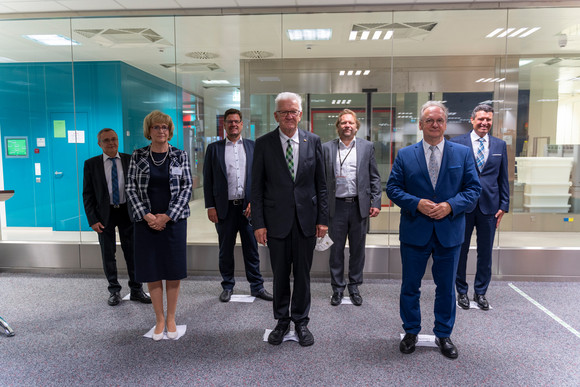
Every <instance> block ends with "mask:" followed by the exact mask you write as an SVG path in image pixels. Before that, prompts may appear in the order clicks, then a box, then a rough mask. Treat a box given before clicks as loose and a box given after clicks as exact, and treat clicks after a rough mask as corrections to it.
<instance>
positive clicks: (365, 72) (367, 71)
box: [363, 70, 371, 75]
mask: <svg viewBox="0 0 580 387" xmlns="http://www.w3.org/2000/svg"><path fill="white" fill-rule="evenodd" d="M370 73H371V70H365V71H364V73H363V75H369V74H370Z"/></svg>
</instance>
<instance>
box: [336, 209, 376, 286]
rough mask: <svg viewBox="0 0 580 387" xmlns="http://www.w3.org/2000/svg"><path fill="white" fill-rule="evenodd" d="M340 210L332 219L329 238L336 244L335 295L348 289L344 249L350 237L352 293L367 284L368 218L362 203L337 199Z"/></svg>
mask: <svg viewBox="0 0 580 387" xmlns="http://www.w3.org/2000/svg"><path fill="white" fill-rule="evenodd" d="M335 208H336V211H335V213H334V216H333V217H332V219H331V220H330V229H329V236H330V239H332V241H333V242H334V244H333V245H332V246H331V247H330V259H329V263H330V284H331V285H332V289H333V291H335V292H342V291H344V289H345V287H346V281H345V279H344V246H345V244H346V238H347V236H348V246H349V247H348V249H349V252H350V255H349V263H348V291H349V292H350V293H353V292H354V293H356V292H358V285H360V284H362V282H363V269H364V266H365V241H366V237H367V224H368V219H369V218H368V217H366V218H362V217H361V216H360V210H359V206H358V201H356V200H354V201H352V202H347V201H344V200H341V199H338V198H337V199H336V204H335Z"/></svg>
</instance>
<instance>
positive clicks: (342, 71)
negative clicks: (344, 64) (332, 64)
mask: <svg viewBox="0 0 580 387" xmlns="http://www.w3.org/2000/svg"><path fill="white" fill-rule="evenodd" d="M345 72H346V71H344V70H340V73H338V75H340V76H343V75H344V73H345Z"/></svg>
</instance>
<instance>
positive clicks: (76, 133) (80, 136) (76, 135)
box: [68, 130, 85, 144]
mask: <svg viewBox="0 0 580 387" xmlns="http://www.w3.org/2000/svg"><path fill="white" fill-rule="evenodd" d="M68 143H69V144H74V143H77V144H84V143H85V131H84V130H69V131H68Z"/></svg>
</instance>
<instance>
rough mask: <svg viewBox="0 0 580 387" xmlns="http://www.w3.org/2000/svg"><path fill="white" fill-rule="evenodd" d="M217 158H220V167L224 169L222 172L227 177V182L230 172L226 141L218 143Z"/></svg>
mask: <svg viewBox="0 0 580 387" xmlns="http://www.w3.org/2000/svg"><path fill="white" fill-rule="evenodd" d="M217 156H218V161H219V163H220V167H221V168H222V172H223V174H224V176H226V180H227V176H228V170H227V169H226V140H225V139H223V140H220V141H218V144H217Z"/></svg>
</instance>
